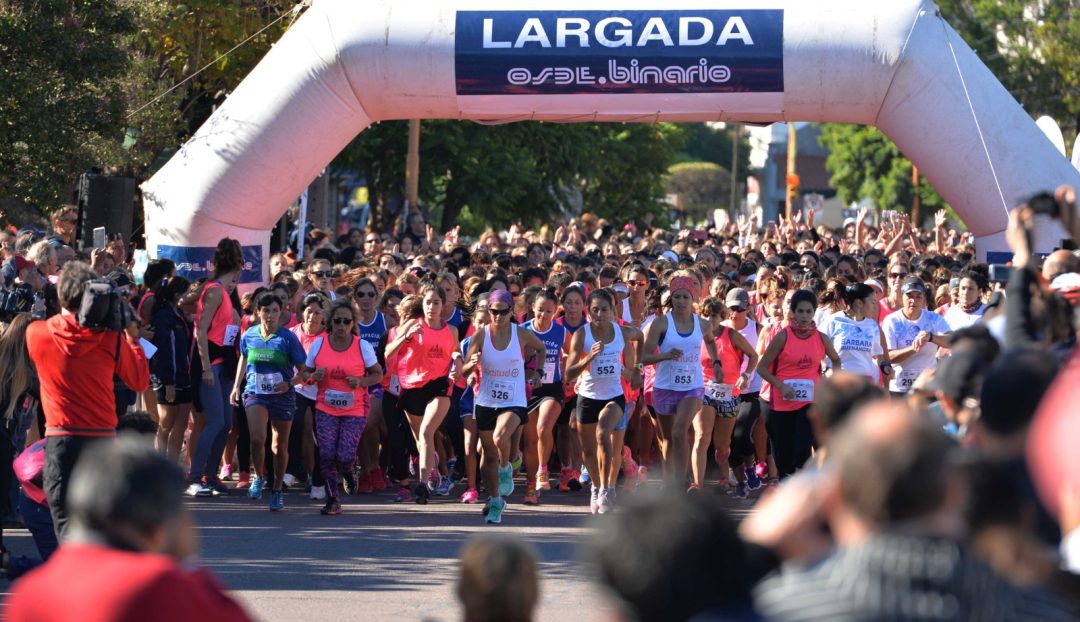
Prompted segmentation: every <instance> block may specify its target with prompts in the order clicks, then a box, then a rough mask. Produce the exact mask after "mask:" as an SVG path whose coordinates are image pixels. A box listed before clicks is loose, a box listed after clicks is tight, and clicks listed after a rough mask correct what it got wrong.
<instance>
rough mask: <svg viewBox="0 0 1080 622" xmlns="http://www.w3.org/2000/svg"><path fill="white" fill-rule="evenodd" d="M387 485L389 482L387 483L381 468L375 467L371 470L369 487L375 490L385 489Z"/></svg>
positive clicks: (388, 485)
mask: <svg viewBox="0 0 1080 622" xmlns="http://www.w3.org/2000/svg"><path fill="white" fill-rule="evenodd" d="M389 487H390V484H389V483H387V481H386V474H385V473H383V470H382V469H375V470H374V471H372V472H371V488H372V489H374V490H375V492H380V491H383V490H386V489H387V488H389Z"/></svg>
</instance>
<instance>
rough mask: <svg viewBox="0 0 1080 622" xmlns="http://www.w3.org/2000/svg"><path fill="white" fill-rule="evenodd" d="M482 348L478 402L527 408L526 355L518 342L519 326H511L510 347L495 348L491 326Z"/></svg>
mask: <svg viewBox="0 0 1080 622" xmlns="http://www.w3.org/2000/svg"><path fill="white" fill-rule="evenodd" d="M486 330H487V339H485V340H484V348H483V350H481V351H480V390H479V391H478V392H477V395H476V405H477V406H485V407H487V408H514V407H521V408H525V405H526V402H525V357H524V356H523V355H522V354H521V345H520V344H519V343H518V334H517V331H518V327H517V326H511V327H510V343H509V344H507V346H506V349H504V350H498V349H496V348H495V341H494V339H493V337H492V334H491V326H488V327H487V329H486Z"/></svg>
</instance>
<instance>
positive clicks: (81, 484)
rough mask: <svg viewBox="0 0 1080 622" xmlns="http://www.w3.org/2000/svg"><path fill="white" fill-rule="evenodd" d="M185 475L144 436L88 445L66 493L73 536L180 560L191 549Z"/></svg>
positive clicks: (191, 532) (189, 552) (192, 542)
mask: <svg viewBox="0 0 1080 622" xmlns="http://www.w3.org/2000/svg"><path fill="white" fill-rule="evenodd" d="M183 491H184V474H183V472H181V471H180V469H179V467H177V466H176V465H175V464H173V463H172V462H170V461H169V460H168V459H166V458H165V456H163V455H161V454H160V453H159V452H157V451H156V450H154V446H153V442H152V441H151V440H147V439H144V438H138V437H136V436H131V435H130V434H122V435H120V436H119V437H118V438H117V439H116V441H115V442H99V443H95V444H94V445H93V446H92V447H89V448H87V450H86V453H84V454H83V456H82V457H81V458H80V459H79V463H78V465H77V466H76V467H75V471H74V473H73V474H72V479H71V488H70V489H69V492H68V511H69V512H70V513H71V520H72V530H71V536H72V537H73V538H76V539H89V540H98V541H100V540H104V541H105V542H106V543H108V544H110V545H111V546H115V547H118V548H128V549H134V550H139V551H146V552H152V553H160V554H164V555H170V556H173V557H177V558H180V559H183V558H185V557H188V556H189V555H191V554H192V553H194V551H195V535H194V529H193V528H192V524H191V518H190V516H189V514H188V513H187V511H186V510H185V509H184V506H183V503H182V499H183Z"/></svg>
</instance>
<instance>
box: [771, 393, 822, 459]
mask: <svg viewBox="0 0 1080 622" xmlns="http://www.w3.org/2000/svg"><path fill="white" fill-rule="evenodd" d="M809 411H810V404H807V405H806V406H803V407H802V408H799V409H797V410H773V409H772V407H771V406H770V404H769V403H768V402H766V401H764V400H762V401H761V412H762V414H763V415H764V416H765V427H766V429H768V431H769V440H770V441H771V442H772V449H773V459H774V460H776V470H777V471H778V472H779V475H780V477H787V476H788V475H791V474H792V473H794V472H795V471H796V470H798V469H799V468H801V467H802V466H803V465H804V464H806V461H807V460H809V459H810V449H811V448H812V447H813V446H814V444H815V442H814V429H813V428H812V427H811V426H810V417H809V416H807V413H808V412H809Z"/></svg>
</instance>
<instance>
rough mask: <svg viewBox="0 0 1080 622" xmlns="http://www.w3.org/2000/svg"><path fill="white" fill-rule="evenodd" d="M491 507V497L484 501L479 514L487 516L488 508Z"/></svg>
mask: <svg viewBox="0 0 1080 622" xmlns="http://www.w3.org/2000/svg"><path fill="white" fill-rule="evenodd" d="M490 509H491V497H488V498H487V501H484V505H482V506H481V507H480V516H487V513H488V510H490Z"/></svg>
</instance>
